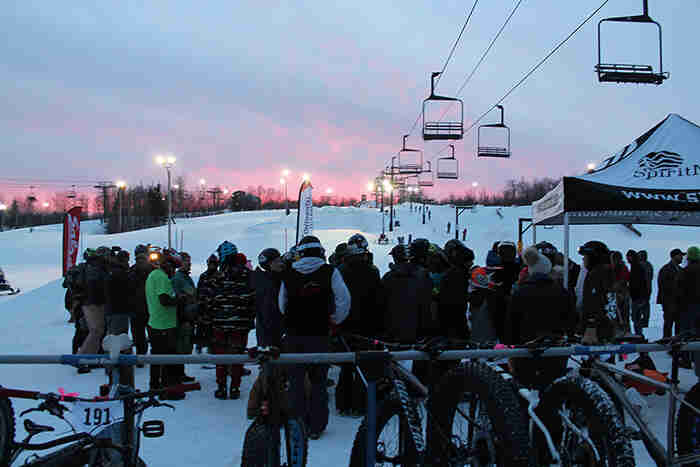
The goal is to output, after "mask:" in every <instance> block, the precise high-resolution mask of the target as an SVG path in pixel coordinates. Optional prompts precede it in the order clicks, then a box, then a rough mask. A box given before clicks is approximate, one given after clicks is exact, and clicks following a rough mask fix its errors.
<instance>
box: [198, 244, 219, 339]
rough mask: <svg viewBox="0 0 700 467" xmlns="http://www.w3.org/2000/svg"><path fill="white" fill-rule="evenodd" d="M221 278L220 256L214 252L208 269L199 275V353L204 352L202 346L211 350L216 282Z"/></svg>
mask: <svg viewBox="0 0 700 467" xmlns="http://www.w3.org/2000/svg"><path fill="white" fill-rule="evenodd" d="M220 279H221V273H220V272H219V257H218V256H217V255H215V254H212V255H210V256H209V258H208V259H207V270H206V271H204V272H203V273H202V274H200V275H199V280H198V281H197V297H198V298H199V317H198V319H197V323H196V325H195V348H196V351H197V353H202V348H204V347H207V348H208V349H209V350H210V351H211V336H212V330H211V319H210V318H209V317H210V316H212V315H213V314H214V312H213V308H212V307H213V306H214V302H213V299H214V292H215V290H216V283H217V282H218V281H219V280H220Z"/></svg>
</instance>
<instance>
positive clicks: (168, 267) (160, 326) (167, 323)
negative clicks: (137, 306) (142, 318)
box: [146, 254, 185, 400]
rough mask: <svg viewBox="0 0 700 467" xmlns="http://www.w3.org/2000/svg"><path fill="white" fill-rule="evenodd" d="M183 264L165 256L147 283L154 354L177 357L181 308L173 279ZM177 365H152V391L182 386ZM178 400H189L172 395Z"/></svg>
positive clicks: (152, 352)
mask: <svg viewBox="0 0 700 467" xmlns="http://www.w3.org/2000/svg"><path fill="white" fill-rule="evenodd" d="M180 264H181V262H180V260H179V258H177V257H176V256H172V255H169V254H163V255H162V256H161V258H160V264H159V266H160V267H159V268H158V269H154V270H153V272H151V273H150V274H149V275H148V279H146V303H147V304H148V314H149V319H148V325H149V326H150V327H151V354H153V355H158V354H161V355H162V354H175V353H177V304H178V298H177V297H176V295H175V291H174V290H173V285H172V282H171V281H170V279H171V278H172V277H173V275H175V269H176V268H177V267H178V266H180ZM180 376H181V375H180V373H179V368H178V367H177V365H151V373H150V389H151V390H155V389H162V388H165V387H169V386H174V385H176V384H178V383H179V382H180ZM168 397H169V398H171V399H174V400H181V399H184V398H185V393H184V392H183V393H180V394H173V393H168Z"/></svg>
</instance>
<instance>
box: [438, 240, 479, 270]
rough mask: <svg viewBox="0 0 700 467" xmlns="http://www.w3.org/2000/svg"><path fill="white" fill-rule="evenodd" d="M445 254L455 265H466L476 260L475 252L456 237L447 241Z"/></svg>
mask: <svg viewBox="0 0 700 467" xmlns="http://www.w3.org/2000/svg"><path fill="white" fill-rule="evenodd" d="M445 254H446V255H447V259H448V261H449V262H450V264H453V265H464V264H467V263H469V262H473V261H474V252H473V251H472V250H471V249H470V248H467V247H466V245H464V243H462V242H460V241H459V240H456V239H452V240H449V241H448V242H447V243H445Z"/></svg>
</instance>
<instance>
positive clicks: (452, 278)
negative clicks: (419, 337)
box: [438, 266, 469, 339]
mask: <svg viewBox="0 0 700 467" xmlns="http://www.w3.org/2000/svg"><path fill="white" fill-rule="evenodd" d="M468 291H469V271H468V270H467V269H465V268H464V267H461V266H453V267H451V268H450V269H448V270H447V271H446V272H445V274H443V276H442V281H441V282H440V293H439V294H438V315H439V320H440V334H441V335H442V336H445V337H452V338H457V339H466V338H468V337H469V328H468V326H467V303H468V301H469V293H468Z"/></svg>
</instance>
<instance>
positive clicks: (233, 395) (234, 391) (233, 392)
mask: <svg viewBox="0 0 700 467" xmlns="http://www.w3.org/2000/svg"><path fill="white" fill-rule="evenodd" d="M228 398H229V399H232V400H235V399H240V398H241V390H240V389H239V388H236V387H233V385H231V388H230V389H229V395H228Z"/></svg>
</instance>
